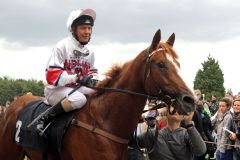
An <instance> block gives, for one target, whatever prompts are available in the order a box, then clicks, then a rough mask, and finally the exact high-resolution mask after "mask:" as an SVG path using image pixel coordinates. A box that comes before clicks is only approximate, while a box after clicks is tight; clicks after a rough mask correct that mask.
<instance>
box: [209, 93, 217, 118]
mask: <svg viewBox="0 0 240 160" xmlns="http://www.w3.org/2000/svg"><path fill="white" fill-rule="evenodd" d="M217 110H218V102H217V96H216V95H212V101H211V104H210V112H211V115H212V116H213V115H214V114H215V113H216V112H217Z"/></svg>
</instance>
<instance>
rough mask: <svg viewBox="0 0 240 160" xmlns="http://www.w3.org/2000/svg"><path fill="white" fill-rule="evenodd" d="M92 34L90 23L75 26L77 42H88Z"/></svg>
mask: <svg viewBox="0 0 240 160" xmlns="http://www.w3.org/2000/svg"><path fill="white" fill-rule="evenodd" d="M91 34H92V26H91V25H85V24H84V25H78V26H77V28H76V36H77V37H78V40H79V42H81V43H88V41H89V40H90V38H91Z"/></svg>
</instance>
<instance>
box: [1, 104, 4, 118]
mask: <svg viewBox="0 0 240 160" xmlns="http://www.w3.org/2000/svg"><path fill="white" fill-rule="evenodd" d="M3 112H4V111H3V106H1V105H0V117H1V116H2V114H3Z"/></svg>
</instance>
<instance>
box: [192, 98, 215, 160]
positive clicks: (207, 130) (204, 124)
mask: <svg viewBox="0 0 240 160" xmlns="http://www.w3.org/2000/svg"><path fill="white" fill-rule="evenodd" d="M203 103H204V102H203V101H198V103H197V104H196V112H195V114H194V117H193V121H194V123H195V124H196V129H197V130H198V132H199V134H200V135H201V137H202V138H203V140H205V141H211V142H214V138H213V136H212V130H213V128H212V124H211V120H210V117H209V116H208V114H207V113H206V112H204V106H203ZM197 124H198V127H197ZM214 153H215V147H214V145H213V144H207V152H206V154H208V157H209V158H214ZM206 154H204V155H202V156H195V157H194V159H195V160H205V156H206Z"/></svg>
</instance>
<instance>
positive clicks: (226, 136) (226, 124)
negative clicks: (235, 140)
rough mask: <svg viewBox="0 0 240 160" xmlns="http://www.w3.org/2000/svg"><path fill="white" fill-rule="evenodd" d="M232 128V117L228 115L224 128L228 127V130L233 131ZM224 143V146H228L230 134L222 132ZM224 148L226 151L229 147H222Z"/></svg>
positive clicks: (225, 118)
mask: <svg viewBox="0 0 240 160" xmlns="http://www.w3.org/2000/svg"><path fill="white" fill-rule="evenodd" d="M231 126H232V116H231V115H228V116H225V117H224V125H223V126H222V127H226V128H227V129H229V130H231ZM222 132H223V133H222V138H221V139H222V141H221V143H223V144H228V143H229V142H228V141H229V133H228V132H226V131H224V130H222ZM222 147H223V148H224V150H225V149H226V147H227V146H222Z"/></svg>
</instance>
